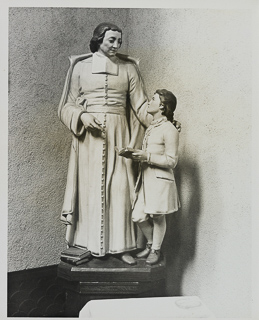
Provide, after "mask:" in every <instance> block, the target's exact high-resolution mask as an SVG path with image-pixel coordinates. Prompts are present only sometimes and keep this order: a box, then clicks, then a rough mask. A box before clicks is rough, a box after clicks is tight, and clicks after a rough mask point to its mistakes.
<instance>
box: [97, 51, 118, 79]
mask: <svg viewBox="0 0 259 320" xmlns="http://www.w3.org/2000/svg"><path fill="white" fill-rule="evenodd" d="M117 61H118V59H117V57H112V58H108V57H106V56H105V55H103V54H101V53H99V52H95V53H94V54H93V62H92V73H107V74H111V75H114V76H117V75H118V72H119V66H118V64H117V63H116V62H117Z"/></svg>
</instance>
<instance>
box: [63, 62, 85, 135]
mask: <svg viewBox="0 0 259 320" xmlns="http://www.w3.org/2000/svg"><path fill="white" fill-rule="evenodd" d="M66 85H69V91H68V95H67V100H66V102H65V104H64V106H63V108H62V109H61V112H60V115H59V117H60V120H61V121H62V122H63V123H64V125H65V126H67V127H68V129H69V130H70V131H72V132H73V133H74V134H75V135H76V136H80V135H81V134H82V133H83V132H84V126H83V123H82V122H81V120H80V116H81V114H82V113H84V112H86V110H85V109H84V107H83V106H82V105H80V104H77V103H76V101H77V98H78V97H79V88H80V63H77V64H76V65H75V67H74V69H73V72H72V76H71V80H70V83H69V84H65V86H66Z"/></svg>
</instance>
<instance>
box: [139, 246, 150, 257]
mask: <svg viewBox="0 0 259 320" xmlns="http://www.w3.org/2000/svg"><path fill="white" fill-rule="evenodd" d="M151 246H152V243H147V245H146V248H145V249H144V250H143V251H140V252H139V253H137V254H136V257H137V258H146V257H147V256H148V255H149V253H150V251H151Z"/></svg>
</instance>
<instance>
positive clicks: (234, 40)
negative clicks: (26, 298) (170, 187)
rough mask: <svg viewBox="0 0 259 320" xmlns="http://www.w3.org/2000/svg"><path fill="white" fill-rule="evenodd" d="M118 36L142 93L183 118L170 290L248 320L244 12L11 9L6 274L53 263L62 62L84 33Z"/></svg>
mask: <svg viewBox="0 0 259 320" xmlns="http://www.w3.org/2000/svg"><path fill="white" fill-rule="evenodd" d="M103 21H114V22H115V23H117V24H118V25H119V26H121V27H122V28H123V30H125V32H124V36H123V40H124V44H123V47H122V49H121V52H129V53H130V55H132V56H134V57H139V58H140V59H141V63H140V68H141V72H142V76H143V78H144V80H145V84H146V87H147V92H148V94H149V95H150V96H151V95H152V93H153V92H154V90H155V89H157V88H167V89H169V90H172V91H173V92H174V93H175V95H176V96H177V97H178V107H177V110H176V114H175V116H176V118H177V119H178V120H179V121H181V123H182V128H183V129H182V133H181V145H180V160H179V165H178V168H177V170H176V179H177V184H178V186H179V193H180V197H181V202H182V209H181V210H180V212H179V213H176V214H174V215H171V216H170V217H168V223H167V234H166V238H165V241H164V244H163V249H164V252H165V253H166V258H167V290H168V294H169V295H197V296H199V297H200V298H201V299H202V300H203V301H204V302H205V303H206V304H207V305H208V307H209V308H210V309H211V310H212V311H213V312H214V313H215V314H216V315H217V316H218V317H249V316H250V300H251V288H250V286H251V236H250V235H251V223H250V222H251V209H250V193H251V186H250V158H251V149H250V133H251V12H250V11H246V10H242V11H237V10H229V11H227V10H200V9H197V10H193V9H178V10H173V9H168V10H167V9H79V8H78V9H60V8H54V9H51V8H47V9H44V8H11V9H10V23H9V34H10V38H9V39H10V42H9V58H10V62H9V71H10V98H9V218H8V222H9V223H8V225H9V242H8V266H9V271H16V270H23V269H26V268H35V267H40V266H47V265H51V264H55V263H58V261H59V253H60V251H61V250H62V249H64V247H65V244H64V236H65V229H64V227H63V226H62V225H61V224H60V222H59V213H60V210H61V206H62V200H63V194H64V188H65V180H66V173H67V164H68V156H69V148H70V141H71V137H70V133H69V132H68V130H67V129H66V128H65V127H64V126H63V125H62V124H61V123H60V122H59V120H58V118H57V106H58V102H59V98H60V95H61V92H62V87H63V84H64V79H65V74H66V71H67V68H68V59H67V57H68V56H69V55H71V54H79V53H84V52H86V51H87V52H88V51H89V50H88V43H89V40H90V37H91V32H92V30H93V28H94V27H95V26H96V25H97V24H98V23H99V22H103Z"/></svg>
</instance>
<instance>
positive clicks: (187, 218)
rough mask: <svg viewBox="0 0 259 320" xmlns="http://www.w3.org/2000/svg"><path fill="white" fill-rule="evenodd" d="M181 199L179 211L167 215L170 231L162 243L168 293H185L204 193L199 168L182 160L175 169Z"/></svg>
mask: <svg viewBox="0 0 259 320" xmlns="http://www.w3.org/2000/svg"><path fill="white" fill-rule="evenodd" d="M175 180H176V184H177V188H178V192H179V197H180V201H181V208H180V209H179V210H178V212H176V213H173V214H170V215H168V216H167V231H166V235H165V239H164V242H163V245H162V251H163V252H164V255H165V257H166V293H167V295H169V296H181V295H182V287H181V286H182V280H183V275H184V272H185V270H186V268H187V267H188V264H189V263H190V262H191V261H192V260H193V259H194V257H195V250H196V242H197V227H198V220H199V216H200V202H201V192H200V183H199V168H198V166H197V165H196V163H195V162H193V161H188V159H181V162H180V163H179V164H178V166H177V168H176V169H175Z"/></svg>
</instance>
